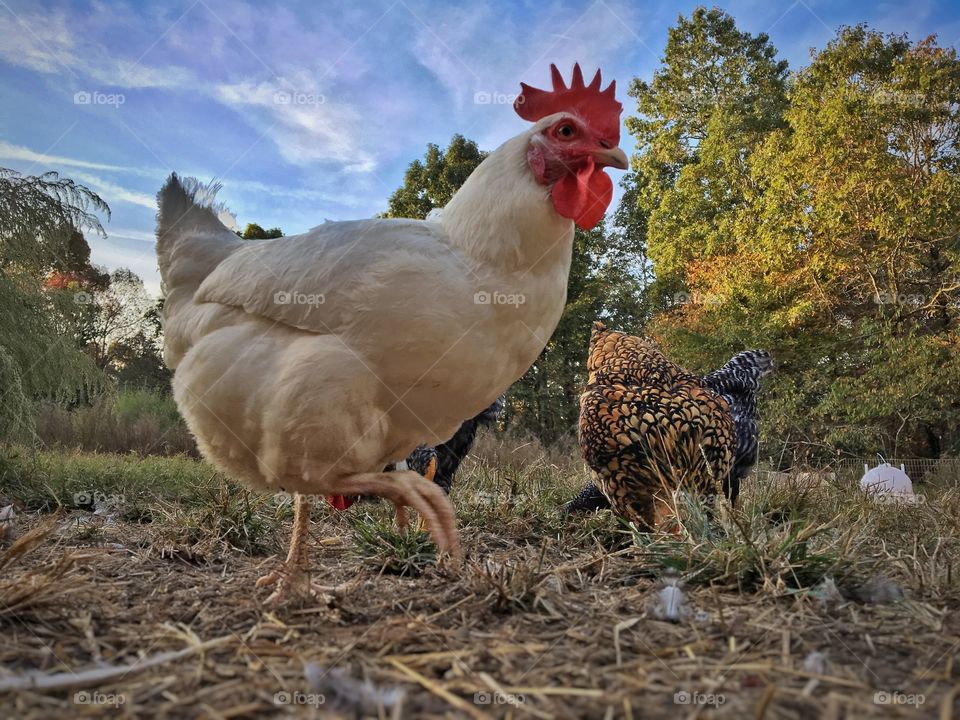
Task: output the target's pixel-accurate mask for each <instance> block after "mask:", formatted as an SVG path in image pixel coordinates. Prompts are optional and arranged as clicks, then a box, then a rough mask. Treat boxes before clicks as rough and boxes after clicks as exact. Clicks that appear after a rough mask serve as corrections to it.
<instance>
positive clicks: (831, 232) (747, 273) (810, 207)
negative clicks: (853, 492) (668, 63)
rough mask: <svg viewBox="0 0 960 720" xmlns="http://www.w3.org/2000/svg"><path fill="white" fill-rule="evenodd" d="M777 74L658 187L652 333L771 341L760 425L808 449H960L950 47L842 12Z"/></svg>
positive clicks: (956, 83)
mask: <svg viewBox="0 0 960 720" xmlns="http://www.w3.org/2000/svg"><path fill="white" fill-rule="evenodd" d="M671 37H673V36H671ZM724 52H732V53H734V54H737V53H739V52H740V51H739V50H738V49H737V48H736V47H730V48H727V49H726V50H724ZM667 55H668V60H669V55H670V53H669V52H668V53H667ZM768 60H769V62H771V63H773V65H774V66H779V65H778V64H777V63H776V62H775V61H774V59H773V58H772V57H771V58H769V59H768ZM764 62H767V61H766V60H765V61H764ZM681 64H682V63H681ZM746 76H747V77H749V76H751V74H750V73H747V74H746ZM760 76H761V77H763V76H766V74H765V73H760ZM779 85H780V84H779V83H772V84H768V85H767V86H766V89H765V90H763V92H764V93H767V94H769V95H770V97H769V98H768V99H767V100H762V99H758V100H757V103H756V107H761V108H769V109H773V108H782V112H781V111H779V110H778V111H777V112H771V113H770V114H769V116H768V118H767V120H765V121H764V122H753V121H755V120H760V119H762V118H763V117H764V116H763V115H762V114H759V115H758V114H757V113H754V112H749V113H747V116H746V117H747V119H748V120H751V123H747V124H745V121H744V118H743V117H740V116H738V114H737V113H738V112H740V111H739V110H738V109H737V108H729V109H726V110H724V111H722V112H717V111H716V109H715V108H713V107H712V106H710V107H708V108H706V109H705V110H704V117H703V118H702V119H701V120H700V121H698V122H694V123H690V127H695V128H696V127H699V128H705V129H706V130H705V134H703V135H701V136H699V137H698V138H697V139H696V143H695V144H693V145H692V146H690V149H691V152H690V153H689V154H684V155H683V157H682V161H683V162H682V163H681V165H682V167H681V169H680V170H679V172H677V173H676V174H675V175H673V176H672V179H671V181H670V182H666V183H663V184H662V185H660V186H656V185H652V184H647V185H646V186H645V187H647V188H650V187H653V190H651V191H650V192H648V193H647V195H646V196H645V197H644V198H643V200H642V202H643V201H646V202H648V203H649V204H650V205H649V206H650V207H651V208H652V210H651V217H650V227H651V230H650V232H649V233H648V241H649V244H650V254H651V257H652V258H653V260H654V263H655V270H656V274H657V282H658V283H664V284H665V285H666V289H667V292H665V293H664V295H665V296H666V298H665V300H664V301H663V302H662V304H661V308H662V312H661V313H660V314H659V315H658V317H657V320H656V321H655V322H654V324H653V326H652V330H653V331H654V332H655V333H658V334H659V335H660V336H661V338H662V339H664V341H665V342H666V344H667V345H668V347H669V348H670V350H671V351H672V352H673V353H674V355H675V356H676V357H678V359H680V360H682V361H684V362H686V363H688V364H690V365H691V366H693V367H695V368H699V369H705V368H706V367H709V366H710V365H714V364H716V363H718V362H721V361H722V360H723V359H724V358H725V357H726V356H727V355H729V354H730V353H731V352H733V351H736V350H739V349H742V348H743V347H744V346H749V345H754V346H757V345H759V346H765V347H768V348H770V349H771V350H773V351H774V354H775V356H776V357H777V359H778V360H779V362H780V369H779V372H778V373H777V375H776V376H775V378H774V380H773V382H772V386H773V391H772V392H771V393H769V394H768V395H767V407H766V410H765V416H766V419H767V422H766V423H765V427H766V428H768V430H769V432H770V434H771V435H774V436H776V437H779V438H780V439H781V440H784V441H786V440H787V439H788V438H789V440H790V446H791V447H790V449H792V450H794V451H795V453H796V454H797V455H801V456H803V455H832V454H834V453H836V452H853V453H868V452H869V453H872V452H874V451H877V450H882V451H885V452H887V453H893V452H898V453H913V454H922V455H932V456H935V455H938V454H941V453H944V452H956V451H958V450H960V404H958V401H957V400H956V399H955V398H957V397H960V393H958V391H960V363H958V360H957V358H958V353H957V350H958V349H960V348H958V334H957V315H958V308H960V295H958V292H960V285H958V283H957V280H956V278H957V277H958V271H960V267H958V257H960V244H958V233H960V178H958V170H960V163H958V159H960V158H958V154H957V153H958V148H960V144H958V140H960V138H958V128H960V106H958V102H957V98H958V97H960V64H958V61H957V57H956V53H955V51H954V50H952V49H946V48H940V47H938V46H937V45H936V43H935V41H934V40H933V39H927V40H924V41H922V42H919V43H916V44H912V43H910V42H909V41H908V40H907V39H906V37H902V36H890V35H882V34H880V33H877V32H873V31H870V30H868V29H867V28H865V27H862V26H861V27H855V28H845V29H843V30H842V31H841V32H840V33H839V35H838V37H837V39H835V40H834V41H832V42H831V43H830V44H829V45H828V46H827V47H826V48H825V49H824V50H822V51H821V52H819V53H817V54H815V55H814V57H813V59H812V62H811V64H810V66H809V67H807V68H805V69H803V70H801V71H800V72H798V73H796V74H795V75H794V77H793V78H792V79H791V83H790V91H789V93H788V94H786V95H784V94H783V92H782V88H781V87H779ZM761 87H762V86H757V92H758V93H759V92H760V90H761ZM751 97H756V94H752V95H751ZM744 127H749V128H750V129H749V130H748V131H747V132H744V131H743V129H744ZM660 132H662V134H664V135H665V136H667V138H668V140H669V138H670V137H672V136H673V134H674V130H673V126H672V125H671V124H670V122H669V121H667V122H665V123H664V124H663V125H662V126H661V127H660ZM657 142H659V137H657V138H655V141H654V142H653V143H651V144H648V145H647V147H646V149H645V150H644V151H643V152H644V153H652V152H654V151H653V149H652V148H654V147H655V146H656V143H657ZM714 148H719V150H718V151H717V152H714ZM654 160H655V159H651V158H641V163H640V165H641V167H645V166H651V167H652V166H654V164H655V162H654ZM658 177H660V176H658ZM687 178H690V182H685V180H686V179H687ZM667 230H669V232H670V233H675V239H676V247H670V245H669V241H670V238H669V237H668V236H667ZM668 283H669V285H668ZM670 290H673V291H674V295H672V296H671V295H670V294H669V291H670ZM678 296H679V297H680V301H679V302H677V301H676V299H677V297H678Z"/></svg>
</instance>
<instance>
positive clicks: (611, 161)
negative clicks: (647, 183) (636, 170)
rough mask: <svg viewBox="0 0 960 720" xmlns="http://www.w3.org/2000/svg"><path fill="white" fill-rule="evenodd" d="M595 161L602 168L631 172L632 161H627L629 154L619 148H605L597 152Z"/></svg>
mask: <svg viewBox="0 0 960 720" xmlns="http://www.w3.org/2000/svg"><path fill="white" fill-rule="evenodd" d="M593 159H594V162H596V163H597V165H600V166H601V167H615V168H617V169H618V170H629V169H630V161H629V160H627V154H626V153H625V152H624V151H623V150H621V149H620V148H618V147H614V148H604V149H603V150H595V151H594V152H593Z"/></svg>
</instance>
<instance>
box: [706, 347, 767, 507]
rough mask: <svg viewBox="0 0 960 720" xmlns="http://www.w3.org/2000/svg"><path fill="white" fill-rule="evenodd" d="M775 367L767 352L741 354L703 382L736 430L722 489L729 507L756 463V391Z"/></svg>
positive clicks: (757, 417) (752, 351)
mask: <svg viewBox="0 0 960 720" xmlns="http://www.w3.org/2000/svg"><path fill="white" fill-rule="evenodd" d="M775 367H776V365H775V363H774V362H773V358H772V357H770V353H768V352H767V351H766V350H744V351H743V352H739V353H737V354H736V355H734V356H733V357H732V358H730V360H729V362H727V364H726V365H724V366H723V367H721V368H719V369H717V370H714V371H713V372H712V373H710V374H709V375H706V376H704V378H703V384H704V385H705V386H706V387H708V388H710V389H711V390H713V391H714V392H715V393H717V394H718V395H720V396H721V397H722V398H723V399H724V400H726V401H727V404H728V405H729V406H730V415H731V416H732V417H733V424H734V426H735V428H736V433H737V447H736V451H735V453H734V460H733V468H732V470H731V471H730V476H729V477H728V478H726V479H725V480H724V487H723V490H724V493H725V494H726V496H727V497H728V498H729V499H730V502H731V503H735V502H736V500H737V496H738V495H739V494H740V481H741V480H742V479H743V478H745V477H746V476H747V474H748V473H749V472H750V468H752V467H753V465H754V463H756V462H757V423H758V421H759V415H758V412H757V391H759V390H760V380H761V379H762V378H764V377H765V376H767V375H769V374H770V373H771V372H773V370H774V369H775Z"/></svg>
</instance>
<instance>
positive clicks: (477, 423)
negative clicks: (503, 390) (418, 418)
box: [433, 395, 504, 495]
mask: <svg viewBox="0 0 960 720" xmlns="http://www.w3.org/2000/svg"><path fill="white" fill-rule="evenodd" d="M503 402H504V398H503V395H501V396H500V397H498V398H497V399H496V400H494V401H493V403H491V405H490V407H488V408H486V409H485V410H482V411H481V412H480V413H479V414H477V415H475V416H474V417H472V418H470V419H469V420H465V421H464V423H463V425H461V426H460V429H459V430H457V432H455V433H454V434H453V437H452V438H450V439H449V440H447V441H446V442H445V443H443V444H441V445H437V448H436V451H437V474H436V475H434V478H433V481H434V482H435V483H436V484H437V485H439V486H440V487H441V488H442V489H443V491H444V492H445V493H447V494H448V495H449V494H450V489H451V488H452V487H453V477H454V475H456V474H457V470H458V469H459V468H460V463H461V462H463V459H464V458H465V457H466V456H467V455H468V454H469V453H470V449H471V448H472V447H473V443H474V441H475V440H476V439H477V431H478V430H479V429H480V428H481V427H482V426H487V425H492V424H493V423H494V422H496V420H497V418H498V417H500V413H502V412H503Z"/></svg>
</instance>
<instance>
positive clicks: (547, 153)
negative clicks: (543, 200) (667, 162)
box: [513, 65, 629, 229]
mask: <svg viewBox="0 0 960 720" xmlns="http://www.w3.org/2000/svg"><path fill="white" fill-rule="evenodd" d="M550 70H551V72H552V75H553V90H550V91H547V90H540V89H538V88H534V87H530V86H529V85H527V84H526V83H520V88H521V92H520V94H519V95H518V96H517V99H516V101H515V102H514V105H513V106H514V109H515V110H516V111H517V114H518V115H519V116H520V117H522V118H523V119H524V120H530V121H532V122H536V123H537V127H536V128H535V132H534V134H533V136H532V137H531V139H530V145H529V147H528V148H527V164H528V165H529V166H530V170H531V172H533V175H534V177H535V178H536V180H537V182H538V183H540V184H541V185H546V186H548V187H549V188H550V197H551V200H552V201H553V207H554V209H555V210H556V211H557V213H558V214H560V215H561V216H563V217H565V218H570V219H571V220H573V221H574V222H575V223H576V224H577V225H578V226H579V227H581V228H584V229H590V228H592V227H593V226H594V225H596V224H597V223H598V222H600V218H601V217H603V213H604V212H605V211H606V209H607V206H608V205H609V204H610V200H611V199H612V198H613V182H612V181H611V180H610V177H609V176H608V175H607V174H606V173H605V172H604V171H603V169H604V168H605V167H615V168H618V169H620V170H626V169H628V168H629V163H628V162H627V156H626V154H625V153H624V152H623V150H621V149H620V148H619V147H618V144H619V142H620V113H621V112H622V111H623V106H622V105H621V104H620V103H619V102H618V101H617V99H616V97H615V96H614V93H615V91H616V85H617V83H616V81H613V82H611V83H610V85H609V86H608V87H607V89H606V90H601V89H600V83H601V80H600V71H599V70H597V74H596V75H595V76H594V78H593V80H592V81H591V83H590V84H589V85H585V84H584V82H583V73H582V72H581V70H580V65H574V66H573V79H572V81H571V82H570V86H569V87H567V85H566V83H565V82H564V80H563V76H562V75H561V74H560V71H559V70H558V69H557V66H556V65H551V66H550Z"/></svg>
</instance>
